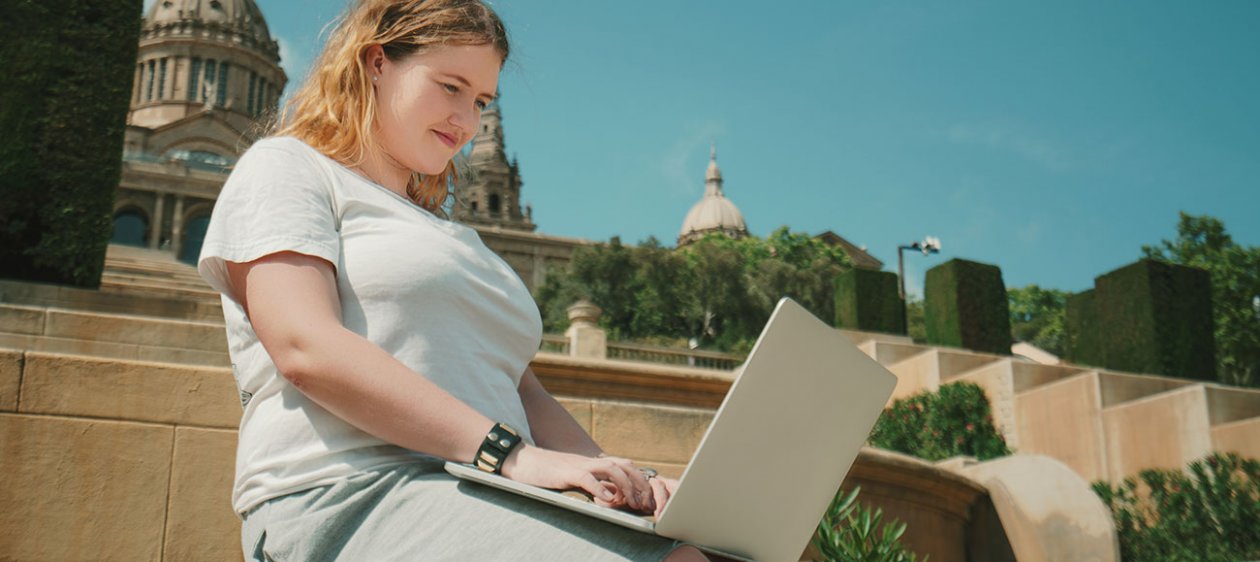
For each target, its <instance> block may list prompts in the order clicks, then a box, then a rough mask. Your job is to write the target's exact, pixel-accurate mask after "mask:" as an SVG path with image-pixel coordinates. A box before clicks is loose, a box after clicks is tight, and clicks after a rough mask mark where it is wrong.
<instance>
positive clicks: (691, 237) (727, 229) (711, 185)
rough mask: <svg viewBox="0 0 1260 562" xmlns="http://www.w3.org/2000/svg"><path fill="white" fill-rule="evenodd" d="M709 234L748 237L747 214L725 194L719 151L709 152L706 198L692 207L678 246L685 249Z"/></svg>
mask: <svg viewBox="0 0 1260 562" xmlns="http://www.w3.org/2000/svg"><path fill="white" fill-rule="evenodd" d="M710 233H719V234H724V235H726V236H729V237H731V238H743V237H745V236H748V226H747V225H745V224H744V214H743V213H741V212H739V208H738V207H736V206H735V204H734V203H732V202H731V200H730V199H727V198H726V194H724V193H723V192H722V170H721V169H720V168H718V164H717V149H716V148H711V149H710V150H709V168H708V170H705V172H704V196H703V197H701V198H700V201H699V202H697V203H696V204H695V205H693V206H692V207H691V210H690V211H688V212H687V217H686V218H685V219H683V224H682V230H680V231H679V232H678V245H679V246H686V245H687V244H690V243H692V242H695V241H696V240H699V239H701V238H704V237H705V235H707V234H710Z"/></svg>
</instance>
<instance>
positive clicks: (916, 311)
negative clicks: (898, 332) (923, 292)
mask: <svg viewBox="0 0 1260 562" xmlns="http://www.w3.org/2000/svg"><path fill="white" fill-rule="evenodd" d="M906 335H907V336H910V338H911V339H913V340H914V341H915V343H924V342H926V341H927V324H926V321H925V320H924V317H923V299H921V298H917V297H914V296H913V295H906Z"/></svg>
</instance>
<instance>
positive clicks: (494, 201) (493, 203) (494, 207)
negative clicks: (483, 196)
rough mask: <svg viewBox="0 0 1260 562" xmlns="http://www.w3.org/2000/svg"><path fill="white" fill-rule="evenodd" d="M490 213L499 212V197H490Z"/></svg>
mask: <svg viewBox="0 0 1260 562" xmlns="http://www.w3.org/2000/svg"><path fill="white" fill-rule="evenodd" d="M490 212H491V213H498V212H499V196H498V195H491V196H490Z"/></svg>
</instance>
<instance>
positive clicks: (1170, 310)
mask: <svg viewBox="0 0 1260 562" xmlns="http://www.w3.org/2000/svg"><path fill="white" fill-rule="evenodd" d="M1086 294H1091V293H1089V292H1088V291H1087V292H1086V293H1082V294H1080V295H1074V296H1073V297H1072V298H1071V299H1069V301H1068V309H1069V311H1068V330H1069V338H1068V342H1069V345H1070V347H1069V351H1070V353H1069V356H1068V357H1069V359H1071V360H1073V361H1076V362H1079V363H1084V364H1089V365H1095V366H1101V367H1106V368H1108V369H1117V370H1122V371H1131V372H1135V373H1152V374H1160V375H1168V376H1174V377H1187V378H1196V379H1205V380H1215V378H1216V351H1215V350H1216V344H1215V340H1214V337H1213V324H1212V284H1211V276H1210V275H1209V274H1208V272H1207V271H1206V270H1204V269H1200V268H1197V267H1189V266H1182V265H1173V264H1168V263H1163V262H1158V261H1154V260H1141V261H1138V262H1136V263H1133V264H1130V265H1127V266H1125V267H1122V268H1120V269H1117V270H1115V271H1112V272H1109V273H1107V274H1104V275H1100V276H1099V277H1098V278H1096V279H1095V280H1094V290H1093V292H1092V295H1093V297H1092V298H1090V297H1086V296H1085V295H1086ZM1091 301H1092V302H1091Z"/></svg>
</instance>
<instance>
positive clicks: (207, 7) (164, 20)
mask: <svg viewBox="0 0 1260 562" xmlns="http://www.w3.org/2000/svg"><path fill="white" fill-rule="evenodd" d="M194 22H195V23H199V24H203V25H204V26H207V27H217V28H219V29H221V30H224V31H229V32H232V33H233V35H236V36H237V37H238V38H239V39H240V40H243V42H244V43H246V44H252V45H253V46H257V47H264V49H265V47H269V46H271V45H273V44H274V42H273V41H272V39H271V32H270V31H269V30H268V29H267V21H266V20H265V19H263V15H262V11H261V10H259V9H258V5H257V4H255V3H254V2H253V0H158V1H156V2H154V3H153V6H151V7H150V8H149V12H148V13H147V14H145V16H144V29H145V30H146V31H149V30H156V29H164V30H167V31H168V32H169V31H173V32H175V33H174V34H180V33H179V32H180V31H192V28H194V27H201V26H193V25H189V24H192V23H194ZM275 60H276V61H278V60H279V58H278V54H277V57H276V58H275Z"/></svg>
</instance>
